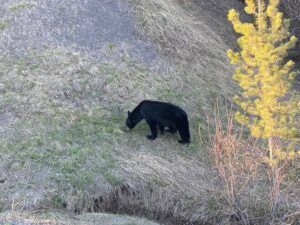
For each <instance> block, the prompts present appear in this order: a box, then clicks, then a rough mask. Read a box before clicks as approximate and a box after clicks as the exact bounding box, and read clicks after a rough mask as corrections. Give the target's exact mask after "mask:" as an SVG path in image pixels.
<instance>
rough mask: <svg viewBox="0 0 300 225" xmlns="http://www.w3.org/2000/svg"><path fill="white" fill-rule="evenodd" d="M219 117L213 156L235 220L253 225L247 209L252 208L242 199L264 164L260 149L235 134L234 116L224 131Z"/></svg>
mask: <svg viewBox="0 0 300 225" xmlns="http://www.w3.org/2000/svg"><path fill="white" fill-rule="evenodd" d="M218 114H219V112H218ZM218 114H215V119H214V124H213V128H214V133H213V135H211V147H210V154H211V156H212V158H213V162H214V166H215V168H216V170H217V171H218V173H219V176H220V179H221V183H222V187H223V188H224V190H223V194H224V196H225V199H226V200H227V202H228V204H229V206H230V208H232V210H233V212H234V213H235V215H234V216H235V217H236V218H237V219H238V220H239V221H240V222H241V223H242V224H250V218H249V216H251V215H249V212H248V211H247V208H249V207H251V206H250V205H249V204H248V203H247V202H243V198H244V197H245V194H249V186H253V185H254V183H253V182H254V179H255V178H256V177H257V176H258V169H259V166H260V163H261V162H262V156H261V153H260V149H258V148H257V147H255V143H254V142H251V141H244V140H243V139H242V135H239V136H237V135H236V134H235V133H234V126H233V116H232V115H231V114H229V115H228V118H227V120H228V122H227V124H226V125H225V126H226V127H225V128H224V125H223V121H222V119H221V118H220V117H219V115H218ZM253 197H254V199H257V197H256V196H251V198H253ZM245 203H246V205H245Z"/></svg>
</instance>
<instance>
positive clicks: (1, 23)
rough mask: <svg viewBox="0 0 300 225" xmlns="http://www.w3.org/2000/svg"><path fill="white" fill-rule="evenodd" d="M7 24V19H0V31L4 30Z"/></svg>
mask: <svg viewBox="0 0 300 225" xmlns="http://www.w3.org/2000/svg"><path fill="white" fill-rule="evenodd" d="M7 25H8V21H6V20H0V31H2V30H4V29H5V28H6V27H7Z"/></svg>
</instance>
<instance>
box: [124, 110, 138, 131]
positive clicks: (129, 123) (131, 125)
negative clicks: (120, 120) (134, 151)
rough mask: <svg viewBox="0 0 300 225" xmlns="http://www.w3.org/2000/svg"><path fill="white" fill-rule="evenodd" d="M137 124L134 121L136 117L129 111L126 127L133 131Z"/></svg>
mask: <svg viewBox="0 0 300 225" xmlns="http://www.w3.org/2000/svg"><path fill="white" fill-rule="evenodd" d="M136 124H137V122H136V121H135V120H134V116H133V115H132V113H131V112H129V111H128V117H127V119H126V127H128V128H129V129H132V128H134V127H135V125H136Z"/></svg>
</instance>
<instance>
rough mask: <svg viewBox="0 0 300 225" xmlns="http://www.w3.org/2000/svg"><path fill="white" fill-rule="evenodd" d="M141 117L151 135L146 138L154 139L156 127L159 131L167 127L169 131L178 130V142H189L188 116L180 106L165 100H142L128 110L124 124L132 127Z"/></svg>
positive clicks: (156, 131)
mask: <svg viewBox="0 0 300 225" xmlns="http://www.w3.org/2000/svg"><path fill="white" fill-rule="evenodd" d="M142 119H145V120H146V122H147V123H148V125H149V127H150V130H151V135H147V138H148V139H150V140H154V139H155V138H156V137H157V133H158V128H159V130H160V132H161V133H163V132H164V131H165V128H168V129H167V131H168V132H170V133H176V132H177V131H178V133H179V135H180V137H181V140H179V141H178V142H179V143H182V144H187V143H190V139H191V136H190V131H189V122H188V116H187V114H186V112H185V111H184V110H183V109H181V108H180V107H178V106H176V105H173V104H170V103H166V102H158V101H149V100H144V101H142V102H141V103H140V104H139V105H138V106H137V107H136V108H135V109H134V110H133V111H132V112H129V111H128V118H127V120H126V126H127V127H128V128H130V129H132V128H134V127H135V126H136V125H137V124H138V123H139V122H140V121H141V120H142Z"/></svg>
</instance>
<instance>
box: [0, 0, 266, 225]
mask: <svg viewBox="0 0 300 225" xmlns="http://www.w3.org/2000/svg"><path fill="white" fill-rule="evenodd" d="M91 1H92V0H89V1H85V2H84V4H83V3H82V4H81V3H80V1H76V0H74V1H73V2H72V4H73V5H72V7H73V8H71V9H70V10H74V12H78V13H79V14H78V15H80V16H84V14H83V15H82V14H80V13H83V12H86V11H88V10H90V9H91V8H90V6H91V5H92V2H91ZM45 2H47V1H42V2H41V1H38V0H36V1H17V0H15V1H8V2H7V3H6V4H5V5H4V12H5V13H4V14H3V15H4V16H3V18H1V20H2V21H5V22H2V23H0V30H1V29H3V31H2V33H0V36H1V35H2V34H3V36H2V38H1V41H2V43H1V48H2V49H1V50H2V52H3V54H2V56H1V58H0V93H1V95H0V137H1V138H0V146H1V147H0V153H1V154H0V181H1V183H0V187H1V188H0V212H1V211H3V212H5V211H11V210H13V211H19V210H21V211H22V210H36V209H46V210H62V211H69V212H76V213H78V212H80V213H86V212H112V213H127V214H129V215H136V216H146V217H148V218H150V219H153V220H157V221H159V222H162V223H166V224H183V223H186V222H192V223H195V224H201V223H203V224H216V223H218V222H220V221H223V222H228V221H229V220H230V217H229V216H228V215H231V213H232V211H231V208H230V207H229V206H225V208H226V209H224V205H223V204H226V200H225V199H223V197H222V196H221V195H220V192H219V188H220V187H219V182H218V177H217V174H216V172H215V171H214V170H212V166H211V159H210V157H209V156H208V152H207V148H206V146H205V143H203V142H202V141H201V140H204V141H206V142H207V141H208V132H207V124H206V117H205V113H204V112H206V113H208V114H210V115H212V114H213V109H214V105H215V103H216V99H217V98H218V97H221V98H225V99H230V98H231V96H232V94H233V93H234V89H235V86H234V85H233V83H232V81H231V79H230V74H231V73H232V68H231V67H230V66H229V63H228V59H227V58H226V56H225V53H226V50H227V49H228V48H229V46H233V45H234V43H233V40H234V36H233V33H232V31H231V28H230V26H229V25H228V23H227V22H226V10H227V9H229V8H231V7H233V6H234V7H240V6H239V5H238V4H239V3H233V1H231V0H226V1H224V0H223V1H221V0H218V1H179V0H178V1H176V0H159V1H157V0H140V1H135V0H131V2H130V3H128V5H126V7H128V8H126V10H128V12H121V13H120V15H122V16H124V15H125V16H126V18H127V19H128V23H127V22H126V26H128V30H130V31H129V32H128V33H127V30H126V32H125V31H124V32H125V33H122V34H124V35H125V34H126V35H125V36H122V35H121V34H120V40H121V41H120V40H119V39H118V38H117V39H115V41H111V42H110V41H105V38H107V36H105V38H104V39H103V40H104V41H102V42H99V43H98V42H97V44H98V45H97V49H96V50H95V51H94V49H93V45H94V44H95V43H93V42H91V43H92V44H91V48H89V47H87V46H83V45H82V46H81V40H82V39H81V38H80V37H81V36H80V35H79V33H80V32H85V31H84V30H81V29H80V27H79V28H78V32H77V31H76V32H75V33H76V35H77V34H78V36H76V35H75V36H72V35H73V33H68V35H65V36H64V33H63V32H62V34H60V33H59V32H58V31H55V32H53V33H52V32H48V29H47V27H43V26H42V25H43V23H41V24H40V23H37V24H38V25H39V26H38V27H39V29H46V30H45V32H46V35H45V36H43V38H41V39H40V38H38V40H37V41H41V40H43V41H45V43H44V42H43V43H44V44H40V43H39V42H35V43H38V45H31V44H34V43H29V42H30V38H35V37H36V36H35V35H31V34H30V32H29V31H30V28H31V26H32V32H33V33H34V32H36V28H34V26H35V20H34V19H33V22H32V21H31V22H28V23H26V26H24V28H22V29H24V30H26V29H28V30H27V31H26V32H27V33H26V32H23V33H22V32H21V31H20V30H18V29H20V24H19V23H18V19H20V18H23V19H21V20H24V21H25V18H29V17H30V15H37V14H36V13H37V12H39V10H43V9H44V8H45V7H49V8H46V9H47V12H48V13H49V12H51V11H52V9H51V7H54V6H55V7H56V6H57V4H58V3H57V2H56V1H54V0H51V1H50V0H49V1H48V2H47V3H48V4H46V3H45ZM95 4H96V3H95ZM97 4H98V3H97ZM102 4H103V7H104V8H105V10H108V11H107V12H109V13H116V11H115V10H113V9H114V8H113V7H111V5H109V4H113V3H110V2H107V1H103V2H102ZM118 4H119V3H118ZM120 4H121V3H120ZM27 6H30V7H27ZM85 6H86V7H87V6H89V7H88V8H84V7H85ZM59 7H61V12H62V14H63V12H65V10H66V9H69V5H68V1H60V3H59ZM99 7H100V5H99ZM109 10H112V11H109ZM41 12H43V11H41ZM72 12H73V11H72ZM109 13H108V14H109ZM127 13H128V14H127ZM131 13H132V14H131ZM69 14H71V13H69ZM63 15H64V16H66V15H65V14H63ZM76 15H77V14H76ZM120 15H117V16H116V17H115V18H119V16H120ZM56 16H58V17H59V16H60V14H57V15H56ZM46 17H51V13H49V14H47V15H46V16H45V18H46ZM30 18H35V17H30ZM120 18H121V19H120V21H122V20H124V21H125V19H122V18H123V17H120ZM73 19H74V20H75V19H76V18H73V17H71V18H69V20H67V21H68V23H69V22H70V23H72V21H73ZM77 19H78V18H77ZM49 21H50V22H51V21H52V19H51V18H50V19H49V20H48V19H47V18H46V19H45V21H44V22H45V23H46V24H48V22H49ZM90 21H93V19H91V20H90ZM90 21H88V22H87V23H86V24H90ZM103 21H106V20H103ZM109 21H110V20H107V23H108V24H106V27H107V29H109V27H112V26H111V25H110V24H109ZM126 21H127V20H126ZM130 21H133V22H130ZM50 22H49V23H50ZM51 24H52V22H51ZM54 24H55V23H54ZM86 24H83V25H82V26H83V27H85V26H86ZM60 25H61V24H60ZM67 25H69V24H67ZM131 25H132V26H133V25H135V26H134V27H129V26H131ZM72 26H73V25H72ZM124 26H125V25H124ZM126 26H125V27H126ZM26 27H27V28H26ZM73 28H74V29H75V30H76V29H77V28H76V26H75V27H73ZM39 29H37V31H38V30H39ZM53 29H54V28H53ZM62 29H63V31H64V32H68V30H69V29H68V26H66V27H64V26H63V25H62ZM93 29H94V28H93ZM95 29H101V26H100V27H99V28H96V27H95ZM112 29H113V27H112ZM131 29H132V31H134V32H132V33H131ZM79 31H80V32H79ZM101 32H103V33H104V32H108V33H109V31H108V30H103V31H99V30H98V31H97V33H96V34H95V35H101ZM24 33H26V35H29V36H26V35H25V37H26V38H29V39H26V40H27V41H25V43H26V44H28V47H26V49H25V53H24V49H23V48H22V51H20V52H22V54H19V53H20V52H19V51H12V50H14V46H17V45H10V42H9V41H8V40H9V39H7V38H6V37H8V36H9V35H12V36H11V37H14V38H16V39H15V40H14V41H13V42H12V43H18V44H19V45H20V46H23V45H22V43H23V42H22V40H25V39H22V37H24V36H22V35H24ZM13 34H14V35H13ZM20 34H22V35H21V36H18V35H20ZM52 35H53V36H52ZM56 35H58V36H56ZM59 35H63V36H59ZM136 35H138V36H136ZM91 36H92V35H91ZM19 37H21V39H20V40H21V42H18V41H19V39H18V38H19ZM50 37H51V38H50ZM96 37H97V36H96ZM96 37H95V39H96ZM44 38H45V39H44ZM68 38H69V39H68ZM28 40H29V42H28ZM57 40H59V41H57ZM83 40H84V39H83ZM141 40H142V41H141ZM31 42H34V41H31ZM140 42H141V43H142V44H139V43H140ZM143 43H153V44H145V46H146V47H145V46H144V45H143ZM19 45H18V46H19ZM9 46H10V48H11V49H9ZM26 46H27V45H26ZM147 46H148V47H147ZM147 48H149V52H153V54H152V53H151V54H150V56H149V55H145V54H146V53H145V52H147ZM136 52H139V53H138V54H135V53H136ZM98 54H99V55H98ZM141 55H142V56H145V57H140V56H141ZM143 99H152V100H162V101H169V102H172V103H174V104H178V105H180V106H181V107H182V108H184V109H185V110H186V111H187V113H188V115H189V120H190V129H191V135H192V143H191V144H190V145H188V146H182V145H180V144H178V143H177V140H178V138H179V137H178V135H177V134H176V135H171V134H165V135H159V137H158V138H157V139H156V140H155V141H149V140H148V139H146V138H145V136H146V135H147V134H148V133H149V128H148V126H147V125H146V123H145V122H141V123H140V124H139V125H138V126H137V127H136V128H135V129H133V130H132V131H130V132H126V131H125V130H124V124H125V120H126V116H127V113H126V112H127V111H128V110H132V109H133V108H134V107H135V106H136V105H137V104H138V103H139V102H140V101H141V100H143ZM199 131H200V133H201V140H200V139H199ZM227 208H228V209H227ZM254 211H255V212H256V213H257V216H260V215H261V211H260V208H259V207H258V208H257V209H256V210H254ZM5 216H6V214H5V213H2V214H0V222H1V218H7V216H6V217H5ZM11 216H12V218H16V217H18V215H11ZM91 216H92V217H93V214H92V215H91ZM20 217H21V218H28V215H24V214H20ZM29 217H30V214H29ZM38 219H39V218H38ZM42 219H43V218H42ZM42 219H40V220H42ZM79 220H80V221H81V220H82V221H83V222H82V223H83V224H84V223H85V221H86V220H85V219H82V218H79ZM96 220H97V219H96ZM96 220H95V221H96ZM98 220H101V219H98ZM57 223H59V222H57ZM70 223H73V222H72V221H71V222H70ZM132 224H134V222H132Z"/></svg>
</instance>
